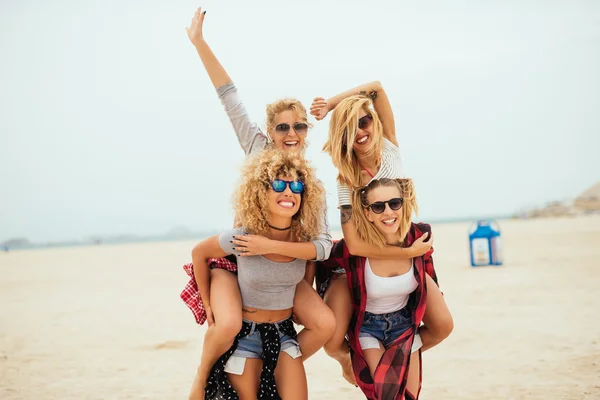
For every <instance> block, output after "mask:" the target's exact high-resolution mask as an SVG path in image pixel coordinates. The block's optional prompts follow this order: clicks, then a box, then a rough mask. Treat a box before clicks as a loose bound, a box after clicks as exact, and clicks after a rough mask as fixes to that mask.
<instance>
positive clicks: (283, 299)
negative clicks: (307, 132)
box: [193, 149, 324, 399]
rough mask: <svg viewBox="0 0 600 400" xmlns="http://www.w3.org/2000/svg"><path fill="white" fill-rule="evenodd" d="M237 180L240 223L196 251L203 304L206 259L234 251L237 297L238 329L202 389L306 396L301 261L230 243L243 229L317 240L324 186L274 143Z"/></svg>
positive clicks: (228, 394)
mask: <svg viewBox="0 0 600 400" xmlns="http://www.w3.org/2000/svg"><path fill="white" fill-rule="evenodd" d="M242 182H243V183H242V184H241V185H240V186H239V188H238V189H237V191H236V193H235V196H234V207H235V216H236V221H237V223H238V227H237V228H235V229H229V230H225V231H223V232H222V233H221V234H220V235H217V236H213V237H211V238H208V239H206V240H204V241H202V242H201V243H200V244H199V245H198V246H196V250H195V253H194V260H193V265H194V272H195V277H196V280H197V284H198V287H199V290H200V295H201V296H202V299H203V300H205V301H206V302H207V303H208V299H209V293H210V272H209V267H208V263H207V262H208V260H209V259H210V258H216V257H225V256H227V255H235V256H236V257H237V265H238V283H239V287H240V291H241V296H242V316H243V323H242V329H241V330H240V332H239V333H238V335H237V336H236V338H235V340H234V345H233V346H232V347H231V348H230V349H229V350H228V351H227V352H226V353H225V354H224V355H223V356H221V357H220V358H219V359H218V360H217V362H216V364H215V365H214V366H213V367H212V370H211V374H210V376H209V379H208V381H207V384H206V390H205V396H206V398H207V399H212V398H226V399H229V398H231V399H235V398H240V399H257V398H258V399H263V398H268V399H278V398H280V397H279V396H281V398H284V399H306V398H307V396H308V394H307V383H306V374H305V371H304V367H303V364H302V359H301V352H300V348H299V346H298V342H297V341H296V331H295V330H294V327H293V324H292V321H291V315H292V307H293V304H294V295H295V292H296V285H297V284H298V283H300V282H301V281H302V279H303V277H304V274H305V270H306V261H305V260H301V259H298V258H292V257H287V256H282V255H276V254H268V255H257V256H244V257H240V253H239V252H238V251H237V250H236V247H235V246H236V245H235V244H234V243H233V242H234V241H235V240H234V236H237V235H244V234H256V235H263V236H265V237H267V238H269V239H273V240H280V241H285V242H290V243H293V242H302V241H310V240H314V239H315V238H316V237H317V236H318V235H319V233H320V232H321V231H322V221H323V215H322V214H321V211H320V210H324V204H323V201H324V189H323V187H322V186H321V184H320V182H319V181H318V180H317V179H316V178H315V174H314V171H313V169H312V168H311V167H310V166H309V164H308V162H307V161H306V160H304V159H303V158H301V157H300V156H299V155H297V154H293V153H289V152H282V151H280V150H277V149H272V150H265V151H263V152H261V153H259V154H258V155H256V156H255V157H253V158H252V159H251V160H250V161H249V162H248V163H247V164H246V165H245V167H244V170H243V173H242ZM215 318H218V314H216V315H215ZM217 396H220V397H217ZM238 396H239V397H238Z"/></svg>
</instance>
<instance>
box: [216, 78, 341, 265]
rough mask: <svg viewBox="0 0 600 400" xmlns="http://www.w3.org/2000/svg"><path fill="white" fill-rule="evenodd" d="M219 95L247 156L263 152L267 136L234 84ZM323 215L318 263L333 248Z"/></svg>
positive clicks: (226, 85) (318, 239)
mask: <svg viewBox="0 0 600 400" xmlns="http://www.w3.org/2000/svg"><path fill="white" fill-rule="evenodd" d="M217 94H218V95H219V99H220V100H221V103H222V104H223V107H224V108H225V112H226V113H227V116H228V117H229V120H230V121H231V124H232V125H233V129H234V131H235V134H236V135H237V137H238V141H239V142H240V146H242V149H243V150H244V153H246V156H248V155H250V154H254V153H256V152H257V151H261V150H263V149H264V148H265V147H266V146H267V144H268V141H267V135H265V134H264V133H263V132H262V131H261V130H260V128H259V127H258V124H256V122H254V121H252V120H251V119H250V117H249V116H248V111H246V107H245V106H244V103H242V101H241V100H240V98H239V96H238V93H237V88H236V87H235V85H234V84H233V82H231V83H227V84H225V85H223V86H220V87H218V88H217ZM324 207H325V209H327V205H326V202H324ZM323 215H324V219H325V220H324V221H323V232H322V233H321V234H320V235H319V237H318V238H317V239H316V240H313V241H312V243H313V244H314V245H315V248H316V250H317V258H316V260H317V261H323V260H326V259H328V258H329V254H330V253H331V247H332V246H333V243H332V241H331V235H330V234H329V225H328V224H327V214H326V213H323Z"/></svg>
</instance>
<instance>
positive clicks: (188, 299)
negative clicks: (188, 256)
mask: <svg viewBox="0 0 600 400" xmlns="http://www.w3.org/2000/svg"><path fill="white" fill-rule="evenodd" d="M208 265H209V266H210V268H211V269H212V268H221V269H225V270H227V271H229V272H233V273H236V274H237V264H236V263H234V262H233V261H230V260H229V259H227V258H210V259H209V260H208ZM183 270H184V271H185V272H186V273H187V274H188V276H189V277H190V280H189V282H188V283H187V285H185V288H183V291H182V292H181V295H180V297H181V299H182V300H183V302H184V303H185V304H186V305H187V306H188V307H189V308H190V310H192V314H194V318H195V319H196V323H198V324H200V325H202V324H203V323H204V322H205V321H206V310H205V309H204V304H203V303H202V297H200V291H198V284H196V277H195V276H194V266H193V265H192V264H191V263H190V264H185V265H184V266H183Z"/></svg>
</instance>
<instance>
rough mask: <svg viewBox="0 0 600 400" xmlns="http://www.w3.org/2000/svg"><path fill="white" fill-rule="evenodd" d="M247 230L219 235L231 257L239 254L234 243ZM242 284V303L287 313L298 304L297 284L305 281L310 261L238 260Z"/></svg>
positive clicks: (220, 241)
mask: <svg viewBox="0 0 600 400" xmlns="http://www.w3.org/2000/svg"><path fill="white" fill-rule="evenodd" d="M244 233H246V231H245V230H244V229H243V228H236V229H231V230H228V231H225V232H222V233H221V234H220V235H219V244H220V245H221V248H222V249H223V251H224V252H225V253H227V254H233V255H237V254H236V253H235V252H234V250H233V247H234V245H233V244H232V243H230V241H231V240H233V236H234V235H243V234H244ZM237 266H238V283H239V285H240V292H241V293H242V304H243V305H244V306H246V307H252V308H258V309H259V310H286V309H288V308H292V307H293V305H294V295H295V294H296V285H297V284H298V283H299V282H300V281H301V280H302V279H303V278H304V273H305V271H306V260H300V259H295V260H293V261H290V262H277V261H271V260H269V259H267V258H265V257H263V256H251V257H237Z"/></svg>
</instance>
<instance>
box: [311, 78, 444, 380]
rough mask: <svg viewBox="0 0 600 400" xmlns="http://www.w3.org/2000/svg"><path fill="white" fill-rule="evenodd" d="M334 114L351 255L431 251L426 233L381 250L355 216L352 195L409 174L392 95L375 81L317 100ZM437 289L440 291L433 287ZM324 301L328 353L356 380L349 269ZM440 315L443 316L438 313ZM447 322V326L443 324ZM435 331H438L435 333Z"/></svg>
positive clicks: (328, 284) (319, 114)
mask: <svg viewBox="0 0 600 400" xmlns="http://www.w3.org/2000/svg"><path fill="white" fill-rule="evenodd" d="M330 111H333V112H332V115H331V121H330V124H329V136H328V139H327V142H326V143H325V145H324V147H323V150H324V151H325V152H327V153H328V154H329V155H331V159H332V161H333V164H334V165H335V167H336V168H337V169H338V176H337V181H338V206H339V208H340V213H341V224H342V231H343V234H344V239H345V243H346V246H347V247H348V251H349V252H350V254H352V255H355V256H361V257H376V258H380V259H388V260H401V259H404V260H410V259H413V258H414V257H419V256H422V255H423V254H425V253H426V252H427V251H429V249H430V247H431V244H432V240H429V241H426V240H428V239H430V238H429V237H428V234H425V235H423V236H421V237H419V238H418V239H417V240H415V242H414V243H412V244H411V246H409V247H399V246H394V245H390V244H385V245H384V246H376V245H375V244H374V243H373V242H371V241H368V240H365V239H364V235H366V234H367V232H365V231H364V229H367V228H368V226H364V225H363V226H361V225H360V224H359V222H358V221H357V218H356V213H357V212H358V213H361V212H362V211H361V210H357V211H355V212H354V213H353V211H354V209H353V206H352V193H353V191H354V190H356V189H357V188H361V187H363V186H365V185H367V184H368V183H369V182H372V181H374V180H377V179H382V178H389V179H397V178H402V177H403V176H404V172H403V169H402V161H401V157H400V149H399V146H398V140H397V138H396V126H395V121H394V113H393V111H392V107H391V105H390V102H389V99H388V97H387V94H386V92H385V90H384V88H383V87H382V85H381V83H379V82H377V81H376V82H371V83H367V84H365V85H362V86H358V87H356V88H354V89H351V90H349V91H346V92H344V93H341V94H339V95H337V96H334V97H332V98H330V99H328V100H325V99H324V98H322V97H317V98H315V99H314V101H313V103H312V105H311V109H310V112H311V114H312V115H314V116H315V118H316V119H317V120H322V119H323V118H325V117H326V116H327V114H328V113H329V112H330ZM433 290H436V289H433ZM319 291H320V293H321V294H322V295H323V297H324V300H325V303H326V304H327V305H328V306H329V307H330V308H331V309H332V311H333V313H334V315H335V318H336V322H337V326H336V329H335V332H334V334H333V336H332V337H331V339H330V340H329V341H328V342H327V343H326V344H325V346H324V348H325V351H326V352H327V354H329V355H330V356H331V357H333V358H334V359H336V360H337V361H338V362H339V363H340V364H341V365H342V371H343V375H344V377H345V378H346V379H347V380H349V381H350V382H351V383H354V382H353V378H352V376H353V375H352V370H351V368H350V367H349V366H350V355H349V350H348V345H347V343H346V341H345V334H346V328H347V327H348V323H349V321H350V316H351V314H352V308H351V306H350V291H349V290H348V283H347V279H346V276H345V271H344V270H343V269H342V268H338V269H337V270H335V271H334V274H332V275H331V278H330V279H328V280H326V281H324V282H322V284H321V285H320V287H319ZM427 310H428V314H430V315H431V314H434V315H435V318H434V320H435V321H437V322H438V324H436V325H432V331H433V332H435V334H436V335H437V337H438V339H439V340H442V339H443V338H445V337H446V336H448V335H449V334H450V331H451V330H452V323H451V318H450V316H449V315H448V314H444V308H443V306H442V305H440V306H439V307H438V306H437V304H435V303H434V304H430V305H429V307H428V308H427ZM438 314H439V315H438ZM444 321H445V322H444ZM434 328H435V329H434Z"/></svg>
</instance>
